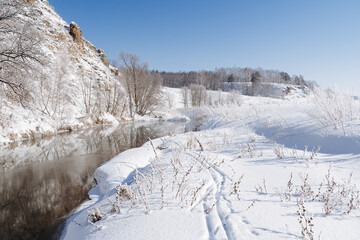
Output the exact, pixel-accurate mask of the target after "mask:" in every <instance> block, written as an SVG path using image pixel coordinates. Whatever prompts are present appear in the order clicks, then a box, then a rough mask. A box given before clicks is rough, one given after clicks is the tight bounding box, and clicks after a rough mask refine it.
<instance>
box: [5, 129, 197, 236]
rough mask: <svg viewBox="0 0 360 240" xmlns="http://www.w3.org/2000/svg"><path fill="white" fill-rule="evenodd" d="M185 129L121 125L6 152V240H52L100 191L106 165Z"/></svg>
mask: <svg viewBox="0 0 360 240" xmlns="http://www.w3.org/2000/svg"><path fill="white" fill-rule="evenodd" d="M195 129H196V126H195V125H193V124H191V125H185V123H171V122H156V123H142V124H139V123H138V124H121V125H119V126H117V127H99V128H92V129H89V130H83V131H79V132H72V133H63V134H58V135H56V136H54V137H51V138H47V139H32V140H27V141H19V142H14V143H11V144H6V145H4V146H0V239H2V240H7V239H51V238H53V239H54V238H55V239H56V237H57V233H58V230H57V229H59V226H61V225H62V224H61V223H63V222H64V220H65V219H66V218H67V217H69V216H70V215H71V213H72V212H73V211H74V210H75V209H76V207H77V206H79V205H80V204H81V203H82V202H83V201H85V200H86V199H87V193H88V192H89V190H90V189H91V188H92V187H93V186H95V181H94V179H93V174H94V171H95V169H96V168H97V167H99V166H100V165H101V164H102V163H103V162H105V161H108V160H110V159H111V158H112V157H114V156H115V155H116V154H118V153H120V152H122V151H125V150H127V149H130V148H135V147H139V146H141V145H142V144H144V143H145V142H146V141H148V138H151V139H154V138H158V137H162V136H166V135H168V134H169V133H172V134H177V133H184V132H187V131H192V130H195Z"/></svg>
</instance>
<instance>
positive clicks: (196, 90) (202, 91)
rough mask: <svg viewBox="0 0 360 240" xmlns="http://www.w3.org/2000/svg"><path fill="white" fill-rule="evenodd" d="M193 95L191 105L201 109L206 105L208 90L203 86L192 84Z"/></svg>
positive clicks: (191, 91)
mask: <svg viewBox="0 0 360 240" xmlns="http://www.w3.org/2000/svg"><path fill="white" fill-rule="evenodd" d="M190 93H191V104H192V106H193V107H200V106H201V105H203V104H205V102H206V97H207V92H206V88H205V87H204V86H203V85H199V84H191V85H190Z"/></svg>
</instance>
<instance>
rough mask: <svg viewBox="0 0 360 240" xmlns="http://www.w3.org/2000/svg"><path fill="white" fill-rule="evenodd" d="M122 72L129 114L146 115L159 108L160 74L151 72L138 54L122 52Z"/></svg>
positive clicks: (120, 56) (132, 115)
mask: <svg viewBox="0 0 360 240" xmlns="http://www.w3.org/2000/svg"><path fill="white" fill-rule="evenodd" d="M119 58H120V60H121V63H122V65H121V67H120V71H121V73H122V77H123V82H124V87H125V90H126V92H127V96H128V105H129V114H130V116H131V117H134V116H135V114H139V115H145V114H148V113H151V112H152V111H153V110H154V109H155V107H156V106H158V104H159V101H160V98H161V97H160V95H161V89H160V87H161V84H162V78H161V76H160V74H159V73H156V72H150V71H149V70H148V64H147V63H144V62H141V61H140V59H139V57H138V56H137V55H136V54H130V53H126V52H121V53H120V54H119Z"/></svg>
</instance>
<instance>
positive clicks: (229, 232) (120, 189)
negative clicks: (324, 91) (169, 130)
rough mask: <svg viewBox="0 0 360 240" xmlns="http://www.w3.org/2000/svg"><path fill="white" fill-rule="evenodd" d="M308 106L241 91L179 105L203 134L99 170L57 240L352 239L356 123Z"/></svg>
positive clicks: (357, 200)
mask: <svg viewBox="0 0 360 240" xmlns="http://www.w3.org/2000/svg"><path fill="white" fill-rule="evenodd" d="M170 91H172V93H173V94H174V91H173V90H170ZM178 94H180V93H178ZM177 99H180V97H177ZM357 107H359V106H358V103H357ZM309 109H310V103H309V102H308V100H307V99H301V98H294V99H292V100H281V99H270V98H261V97H245V96H243V103H242V105H241V106H240V107H239V106H238V107H236V106H230V107H226V106H222V107H218V108H209V107H205V108H197V109H188V110H186V109H182V110H180V111H181V112H182V114H186V115H187V116H188V117H190V118H197V119H200V121H202V123H203V125H202V131H200V132H194V133H187V134H181V135H176V136H168V137H163V138H160V139H156V140H153V141H152V142H148V143H146V144H145V145H144V146H142V147H140V148H138V149H132V150H129V151H126V152H124V153H121V154H119V155H118V156H116V157H115V158H113V159H112V160H110V161H109V162H107V163H105V164H104V165H102V166H101V167H99V168H98V169H97V171H96V173H95V178H96V180H97V182H98V185H97V186H96V187H95V188H94V189H93V190H91V192H90V193H89V196H90V198H91V200H90V201H88V202H86V203H84V204H83V205H82V206H81V207H80V209H79V211H78V212H77V213H76V214H75V215H74V216H72V217H71V218H69V219H68V221H67V225H66V227H65V229H64V231H63V235H62V239H303V238H305V239H358V236H359V234H360V221H359V217H358V216H359V214H360V212H359V206H360V196H359V187H358V186H356V183H358V182H359V180H360V161H359V160H360V155H359V151H358V149H359V142H360V137H359V134H358V133H359V130H360V128H358V127H356V126H358V125H356V124H352V126H353V128H352V131H351V134H348V135H346V136H344V135H343V134H342V132H341V130H340V131H339V129H331V128H329V129H324V127H323V126H321V125H319V123H318V122H317V121H316V119H314V118H312V117H311V115H310V114H309ZM354 121H358V120H356V119H355V120H354ZM355 123H356V122H355ZM334 137H338V139H339V141H338V142H337V145H336V146H335V145H334V144H333V138H334ZM320 138H322V139H323V141H320V142H319V143H318V142H317V141H316V140H317V139H320ZM314 139H315V140H314ZM275 141H276V142H275ZM350 143H351V144H350ZM304 144H306V145H307V147H305V146H303V145H304ZM320 144H321V146H320V148H319V147H318V145H320ZM304 147H305V148H304Z"/></svg>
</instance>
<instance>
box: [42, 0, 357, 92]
mask: <svg viewBox="0 0 360 240" xmlns="http://www.w3.org/2000/svg"><path fill="white" fill-rule="evenodd" d="M49 2H50V4H51V5H53V6H54V7H55V10H56V12H57V13H59V14H60V15H61V16H62V17H63V18H64V19H65V21H67V22H71V21H75V22H76V23H77V24H78V25H79V26H80V28H81V29H82V30H83V35H84V37H85V38H86V39H87V40H89V41H90V42H92V43H93V44H94V45H95V46H96V47H98V48H102V49H104V50H105V52H106V54H107V55H108V57H109V59H116V58H117V54H118V52H119V51H121V50H124V51H127V52H135V53H137V54H138V55H139V56H140V57H141V59H142V60H144V61H147V62H148V63H149V64H150V67H151V68H152V69H158V70H166V71H183V70H185V71H187V70H202V69H205V70H214V69H215V68H216V67H233V66H238V67H252V68H256V67H262V68H264V69H278V70H282V71H286V72H288V73H289V74H290V75H292V74H296V75H300V74H301V75H303V76H304V77H305V79H307V80H316V81H317V82H318V83H319V84H320V85H321V86H322V87H328V86H332V85H334V84H337V85H338V86H339V87H341V88H342V89H346V90H351V91H354V93H355V94H360V74H359V70H360V1H358V0H337V1H335V0H316V1H314V0H273V1H271V0H247V1H243V0H223V1H219V0H192V1H190V0H182V1H175V0H156V1H150V0H112V1H110V0H103V1H95V0H77V1H74V0H72V1H70V0H50V1H49Z"/></svg>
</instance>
